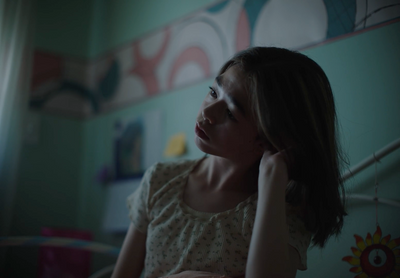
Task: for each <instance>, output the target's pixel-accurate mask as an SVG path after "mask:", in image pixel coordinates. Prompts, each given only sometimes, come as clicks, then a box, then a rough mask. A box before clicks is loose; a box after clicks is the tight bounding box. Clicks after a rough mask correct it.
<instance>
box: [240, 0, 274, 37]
mask: <svg viewBox="0 0 400 278" xmlns="http://www.w3.org/2000/svg"><path fill="white" fill-rule="evenodd" d="M267 2H268V0H246V2H245V3H244V5H243V7H244V9H245V10H246V13H247V18H248V20H249V25H250V33H251V37H250V41H251V42H252V41H253V33H254V27H255V25H256V21H257V18H258V16H259V14H260V12H261V10H262V8H263V7H264V5H265V4H266V3H267Z"/></svg>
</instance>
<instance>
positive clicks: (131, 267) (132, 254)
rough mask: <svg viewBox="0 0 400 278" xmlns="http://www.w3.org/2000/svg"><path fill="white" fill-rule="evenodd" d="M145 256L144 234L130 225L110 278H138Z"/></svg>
mask: <svg viewBox="0 0 400 278" xmlns="http://www.w3.org/2000/svg"><path fill="white" fill-rule="evenodd" d="M145 255H146V234H143V233H142V232H139V231H138V230H136V229H135V227H134V226H133V224H131V225H130V226H129V230H128V233H127V234H126V236H125V240H124V243H123V245H122V249H121V252H120V254H119V256H118V260H117V264H116V265H115V268H114V272H113V274H112V276H111V277H112V278H118V277H131V278H139V276H140V274H141V273H142V270H143V266H144V258H145Z"/></svg>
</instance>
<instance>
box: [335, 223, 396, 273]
mask: <svg viewBox="0 0 400 278" xmlns="http://www.w3.org/2000/svg"><path fill="white" fill-rule="evenodd" d="M354 237H355V238H356V244H357V247H358V248H356V247H351V251H352V252H353V254H354V255H355V257H353V256H346V257H343V259H342V260H343V261H346V262H348V263H349V264H351V265H353V266H354V267H352V268H350V271H351V272H354V273H357V275H356V276H354V278H369V277H373V278H386V277H388V278H392V277H400V249H397V248H398V247H399V246H400V238H396V239H392V240H390V238H391V236H390V235H387V236H385V237H383V238H382V230H381V228H380V227H379V226H377V229H376V231H375V233H374V235H373V236H371V234H370V233H368V235H367V237H366V238H365V241H364V239H363V238H362V237H361V236H359V235H354Z"/></svg>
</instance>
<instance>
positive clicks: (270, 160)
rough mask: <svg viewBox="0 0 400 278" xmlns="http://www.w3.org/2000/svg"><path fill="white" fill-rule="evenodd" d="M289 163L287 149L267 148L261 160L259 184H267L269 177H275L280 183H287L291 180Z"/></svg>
mask: <svg viewBox="0 0 400 278" xmlns="http://www.w3.org/2000/svg"><path fill="white" fill-rule="evenodd" d="M288 164H289V161H288V155H287V152H286V150H281V151H273V150H270V149H267V150H265V151H264V154H263V156H262V158H261V162H260V171H259V183H258V184H259V186H263V185H265V184H266V183H267V179H268V180H271V179H274V181H278V183H279V184H284V185H287V184H288V182H289V171H288ZM268 184H269V183H268Z"/></svg>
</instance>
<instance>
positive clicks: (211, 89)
mask: <svg viewBox="0 0 400 278" xmlns="http://www.w3.org/2000/svg"><path fill="white" fill-rule="evenodd" d="M208 88H210V96H212V97H213V98H217V93H216V92H215V90H214V89H213V88H211V87H208Z"/></svg>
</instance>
